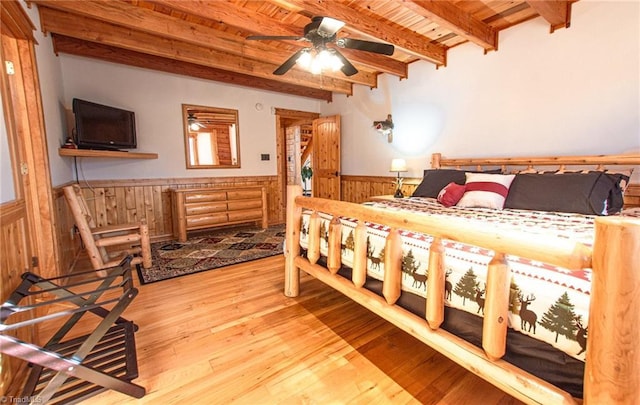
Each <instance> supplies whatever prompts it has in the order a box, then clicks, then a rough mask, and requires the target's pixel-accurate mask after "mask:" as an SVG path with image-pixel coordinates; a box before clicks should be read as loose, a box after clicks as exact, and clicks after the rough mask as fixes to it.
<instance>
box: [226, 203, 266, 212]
mask: <svg viewBox="0 0 640 405" xmlns="http://www.w3.org/2000/svg"><path fill="white" fill-rule="evenodd" d="M227 205H228V206H229V211H238V210H248V209H251V208H262V200H246V201H229V202H228V203H227Z"/></svg>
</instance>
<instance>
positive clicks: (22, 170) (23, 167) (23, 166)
mask: <svg viewBox="0 0 640 405" xmlns="http://www.w3.org/2000/svg"><path fill="white" fill-rule="evenodd" d="M20 173H22V175H23V176H26V175H27V174H28V173H29V166H27V164H26V163H24V162H23V163H20Z"/></svg>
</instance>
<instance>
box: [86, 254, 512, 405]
mask: <svg viewBox="0 0 640 405" xmlns="http://www.w3.org/2000/svg"><path fill="white" fill-rule="evenodd" d="M283 272H284V259H283V257H282V256H277V257H273V258H268V259H262V260H259V261H254V262H250V263H245V264H240V265H236V266H233V267H227V268H223V269H220V270H215V271H208V272H202V273H198V274H194V275H189V276H184V277H179V278H175V279H171V280H165V281H161V282H158V283H153V284H149V285H141V286H138V288H139V295H138V296H137V297H136V298H135V300H134V301H133V303H132V304H131V305H130V306H129V307H128V308H127V310H126V311H125V313H124V315H123V316H124V317H125V318H127V319H130V320H133V321H135V323H136V324H137V325H139V327H140V329H139V331H138V332H137V333H136V346H137V353H138V364H139V372H140V376H139V377H138V378H137V379H135V380H134V382H135V383H137V384H139V385H142V386H144V387H145V388H146V390H147V394H146V396H145V397H144V398H142V399H140V400H137V399H134V398H130V397H128V396H126V395H123V394H120V393H118V392H115V391H107V392H104V393H101V394H99V395H98V396H95V397H93V398H91V399H90V400H87V401H85V403H86V404H92V405H94V404H178V403H185V404H186V403H189V404H214V403H216V404H226V403H238V404H272V403H286V404H297V403H299V404H327V403H330V404H342V403H366V404H386V403H393V404H409V403H423V404H477V403H479V402H481V403H483V404H519V403H520V402H519V401H517V400H515V399H514V398H512V397H510V396H508V395H506V394H504V393H503V392H501V391H499V390H498V389H497V388H494V387H493V386H492V385H490V384H488V383H487V382H485V381H484V380H482V379H480V378H478V377H476V376H475V375H473V374H471V373H469V372H467V371H465V370H464V369H462V368H460V367H459V366H457V365H456V364H454V363H453V362H451V361H449V360H448V359H446V358H445V357H443V356H441V355H440V354H438V353H436V352H434V351H433V350H431V349H430V348H429V347H427V346H426V345H424V344H422V343H420V342H419V341H418V340H416V339H415V338H413V337H411V336H410V335H408V334H407V333H405V332H403V331H401V330H400V329H398V328H396V327H395V326H393V325H391V324H390V323H388V322H387V321H385V320H383V319H381V318H379V317H378V316H376V315H374V314H372V313H371V312H369V311H368V310H366V309H364V308H363V307H361V306H359V305H358V304H356V303H354V302H352V301H350V300H349V299H348V298H346V297H344V296H343V295H342V294H340V293H338V292H335V291H333V290H331V289H330V288H329V287H327V286H325V285H324V284H322V283H321V282H319V281H317V280H315V279H313V278H312V277H310V276H308V275H306V274H305V273H304V272H303V273H302V277H301V281H302V282H301V295H300V297H298V298H287V297H285V296H284V295H283V293H282V290H283ZM136 280H137V277H136Z"/></svg>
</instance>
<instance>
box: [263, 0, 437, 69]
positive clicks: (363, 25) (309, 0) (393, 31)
mask: <svg viewBox="0 0 640 405" xmlns="http://www.w3.org/2000/svg"><path fill="white" fill-rule="evenodd" d="M273 2H274V3H277V4H282V5H284V6H288V7H292V6H293V7H299V8H302V9H304V10H306V11H308V12H311V13H313V14H315V15H324V16H329V17H332V18H336V19H338V20H340V21H343V22H345V23H346V24H347V26H346V27H345V29H347V30H349V31H352V32H356V33H358V34H361V35H365V36H368V37H373V38H377V39H379V40H381V41H384V42H388V43H390V44H393V45H394V46H395V47H397V48H398V49H400V50H402V51H403V52H406V53H408V54H410V55H412V56H415V57H417V58H420V59H424V60H428V61H430V62H432V63H435V64H436V65H438V66H441V65H446V62H447V49H446V48H445V47H443V46H442V45H438V44H434V43H432V42H431V40H430V39H429V38H427V37H424V36H422V35H419V34H417V33H415V32H413V31H410V30H408V29H403V28H401V27H399V26H397V25H395V24H393V23H391V22H386V23H384V24H383V23H381V22H380V17H379V16H375V15H370V16H369V15H368V14H369V13H367V11H366V10H364V9H355V8H352V7H351V6H347V5H345V4H343V3H340V2H338V1H327V0H274V1H273ZM368 17H369V18H368Z"/></svg>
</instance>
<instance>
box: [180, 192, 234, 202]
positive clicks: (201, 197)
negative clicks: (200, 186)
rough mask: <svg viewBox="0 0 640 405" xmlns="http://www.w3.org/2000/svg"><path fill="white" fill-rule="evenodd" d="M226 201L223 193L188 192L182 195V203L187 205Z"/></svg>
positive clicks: (225, 195) (225, 194)
mask: <svg viewBox="0 0 640 405" xmlns="http://www.w3.org/2000/svg"><path fill="white" fill-rule="evenodd" d="M226 199H227V193H225V192H224V191H202V192H195V191H193V192H188V193H185V195H184V202H185V203H187V204H189V203H201V202H207V201H225V200H226Z"/></svg>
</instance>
